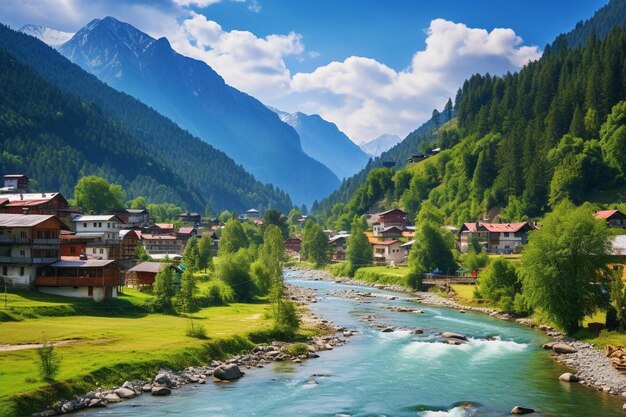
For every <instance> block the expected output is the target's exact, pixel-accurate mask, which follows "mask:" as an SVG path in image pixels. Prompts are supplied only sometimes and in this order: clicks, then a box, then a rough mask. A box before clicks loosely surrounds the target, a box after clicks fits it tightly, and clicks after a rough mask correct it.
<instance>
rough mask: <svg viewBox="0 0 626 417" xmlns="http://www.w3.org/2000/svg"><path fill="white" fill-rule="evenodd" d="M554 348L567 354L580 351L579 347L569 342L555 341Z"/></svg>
mask: <svg viewBox="0 0 626 417" xmlns="http://www.w3.org/2000/svg"><path fill="white" fill-rule="evenodd" d="M552 350H553V351H555V352H556V353H565V354H568V353H576V352H578V349H576V348H575V347H572V346H570V345H568V344H567V343H555V344H553V345H552Z"/></svg>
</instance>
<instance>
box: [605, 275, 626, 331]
mask: <svg viewBox="0 0 626 417" xmlns="http://www.w3.org/2000/svg"><path fill="white" fill-rule="evenodd" d="M621 272H622V271H621V268H620V269H618V270H617V271H613V277H612V280H611V306H612V307H613V309H614V311H615V324H616V325H615V328H616V329H617V330H619V331H621V332H623V331H624V330H626V288H625V286H624V281H622V276H621V275H622V274H621ZM607 321H608V314H607Z"/></svg>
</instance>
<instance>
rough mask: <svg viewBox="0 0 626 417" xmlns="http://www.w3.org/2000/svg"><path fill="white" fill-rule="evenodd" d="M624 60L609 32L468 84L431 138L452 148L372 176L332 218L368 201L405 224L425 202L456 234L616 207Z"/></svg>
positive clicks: (625, 135) (625, 93) (623, 47)
mask: <svg viewBox="0 0 626 417" xmlns="http://www.w3.org/2000/svg"><path fill="white" fill-rule="evenodd" d="M625 51H626V30H624V29H617V30H615V31H614V32H612V33H611V34H610V35H608V36H607V37H606V38H605V39H604V40H598V38H597V37H591V38H590V40H589V42H588V43H587V44H586V45H585V46H584V47H583V48H576V49H565V50H562V51H561V52H558V53H553V54H550V55H549V56H546V57H544V58H542V59H541V60H540V61H538V62H534V63H531V64H529V65H527V66H526V67H525V68H524V69H523V70H521V71H520V72H519V73H517V74H507V75H505V76H503V77H493V76H490V75H484V76H481V75H475V76H473V77H472V78H470V79H469V80H467V81H466V82H465V83H464V85H463V88H462V89H461V92H460V94H459V95H458V96H457V99H456V103H455V107H456V109H457V117H456V119H457V120H456V121H455V122H454V123H450V124H448V125H446V126H445V127H443V128H441V129H440V130H439V131H438V132H437V136H438V137H439V138H440V139H439V140H442V139H444V138H447V137H458V138H463V139H462V140H461V141H460V143H459V144H457V145H455V146H454V147H452V148H451V149H447V150H444V151H443V152H442V153H441V154H439V155H437V156H436V157H433V158H431V159H427V160H426V161H424V162H421V163H418V164H416V165H415V166H412V167H410V168H409V169H406V170H403V171H400V172H398V173H396V174H394V173H392V172H381V171H376V170H375V171H373V172H372V173H370V176H369V178H368V179H367V181H366V183H365V184H364V185H363V186H362V187H360V188H359V190H357V192H356V193H355V194H354V195H353V197H352V199H351V200H350V202H349V203H348V204H347V205H346V206H345V207H343V209H342V210H339V209H336V210H334V211H333V212H334V216H333V217H334V218H335V219H336V218H337V217H338V215H339V216H340V215H341V213H344V214H345V212H346V211H351V210H353V211H354V212H356V213H359V214H361V213H363V212H365V211H367V210H368V207H367V205H368V204H371V203H373V202H374V201H375V199H376V198H378V199H383V198H384V205H386V206H393V205H399V206H402V207H404V208H406V209H407V210H408V211H409V212H410V213H411V214H415V213H416V212H417V211H418V210H419V208H420V207H421V205H422V204H423V202H424V201H426V200H428V201H429V202H430V203H432V204H433V205H435V206H437V207H439V208H441V209H443V211H444V213H445V215H446V216H447V218H448V220H449V221H450V222H451V223H453V224H457V225H458V224H460V223H462V222H464V221H473V220H476V219H477V218H479V217H484V216H488V217H494V216H496V215H498V216H499V217H500V218H501V219H503V220H510V221H513V220H520V219H522V218H525V217H529V216H530V217H533V216H540V215H542V214H543V213H545V212H546V211H549V210H551V209H552V208H553V207H554V206H555V205H556V204H557V203H559V202H560V201H562V200H564V199H569V200H571V201H572V202H574V203H576V204H580V203H582V202H583V201H594V202H600V203H618V202H620V201H623V199H624V198H625V197H626V195H625V192H626V189H625V188H626V187H625V174H626V103H625V102H623V101H622V100H624V99H626V78H625V77H624V74H626V65H625V61H624V53H625ZM444 132H445V133H444ZM407 181H408V183H409V186H408V188H407V187H406V184H407Z"/></svg>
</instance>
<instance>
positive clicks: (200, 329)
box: [185, 319, 208, 339]
mask: <svg viewBox="0 0 626 417" xmlns="http://www.w3.org/2000/svg"><path fill="white" fill-rule="evenodd" d="M185 334H186V335H187V336H189V337H195V338H196V339H208V336H207V333H206V327H204V326H203V325H201V324H198V323H194V321H193V319H190V320H189V326H188V327H187V331H186V332H185Z"/></svg>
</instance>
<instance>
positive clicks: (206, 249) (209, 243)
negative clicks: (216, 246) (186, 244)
mask: <svg viewBox="0 0 626 417" xmlns="http://www.w3.org/2000/svg"><path fill="white" fill-rule="evenodd" d="M198 269H200V270H202V271H205V272H206V270H207V269H208V270H210V271H212V270H213V239H212V238H211V236H209V235H203V236H202V237H201V238H200V240H199V241H198Z"/></svg>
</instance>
